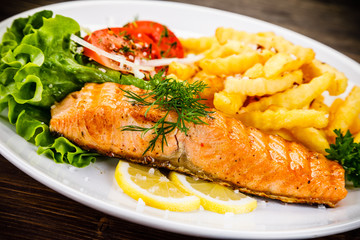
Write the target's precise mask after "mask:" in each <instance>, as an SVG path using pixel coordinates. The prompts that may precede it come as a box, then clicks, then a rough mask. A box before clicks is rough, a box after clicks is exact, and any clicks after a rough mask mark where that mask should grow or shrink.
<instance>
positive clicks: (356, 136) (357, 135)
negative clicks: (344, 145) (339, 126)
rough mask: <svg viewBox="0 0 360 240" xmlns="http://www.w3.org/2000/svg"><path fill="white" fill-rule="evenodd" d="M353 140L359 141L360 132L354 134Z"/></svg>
mask: <svg viewBox="0 0 360 240" xmlns="http://www.w3.org/2000/svg"><path fill="white" fill-rule="evenodd" d="M354 142H356V143H359V142H360V133H357V134H356V135H355V136H354Z"/></svg>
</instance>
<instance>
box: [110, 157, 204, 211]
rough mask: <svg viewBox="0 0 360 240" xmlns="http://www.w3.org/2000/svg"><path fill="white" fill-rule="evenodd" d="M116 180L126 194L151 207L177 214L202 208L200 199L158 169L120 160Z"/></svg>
mask: <svg viewBox="0 0 360 240" xmlns="http://www.w3.org/2000/svg"><path fill="white" fill-rule="evenodd" d="M115 179H116V181H117V183H118V185H119V186H120V187H121V189H122V190H123V191H124V193H126V194H127V195H129V196H130V197H132V198H134V199H135V200H139V199H140V198H141V199H142V200H143V201H144V202H145V204H146V205H148V206H151V207H155V208H159V209H164V210H169V211H177V212H183V211H193V210H196V209H198V208H199V207H200V199H199V198H198V197H196V196H194V195H190V194H189V193H187V192H184V191H183V190H182V189H181V188H179V187H178V186H177V185H176V184H174V183H173V182H171V181H170V180H169V179H168V178H167V177H166V176H165V175H164V174H162V173H161V172H160V171H159V170H158V169H154V168H151V167H146V166H142V165H138V164H133V163H128V162H124V161H121V160H120V161H119V163H118V165H117V167H116V170H115Z"/></svg>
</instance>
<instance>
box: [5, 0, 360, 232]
mask: <svg viewBox="0 0 360 240" xmlns="http://www.w3.org/2000/svg"><path fill="white" fill-rule="evenodd" d="M40 9H50V10H53V11H54V12H55V13H57V14H62V15H65V16H69V17H72V18H74V19H75V20H77V21H78V22H79V23H80V24H81V25H83V26H88V27H92V28H96V27H97V26H102V27H104V26H107V25H108V24H111V25H117V26H120V25H122V24H124V23H126V22H128V21H131V20H133V19H134V18H135V17H139V19H149V20H154V21H158V22H161V23H163V24H166V25H167V26H168V27H170V28H171V29H172V30H174V31H175V32H176V33H177V34H178V35H181V36H200V35H213V34H214V31H215V29H216V27H218V26H226V27H233V28H236V29H240V30H245V31H249V32H258V31H274V32H275V33H276V34H279V35H282V36H284V37H285V38H286V39H288V40H290V41H292V42H294V43H296V44H300V45H302V46H305V47H311V48H313V49H314V50H315V52H316V54H317V58H318V59H320V60H322V61H326V62H328V63H329V64H331V65H333V66H336V67H337V68H338V69H339V70H341V71H343V72H344V73H345V74H346V75H347V77H348V78H349V79H350V81H351V82H352V84H353V83H354V82H355V81H359V76H360V67H359V64H358V63H356V62H354V61H353V60H351V59H349V58H347V57H346V56H344V55H342V54H340V53H339V52H336V51H335V50H333V49H331V48H329V47H327V46H324V45H322V44H321V43H319V42H316V41H314V40H311V39H309V38H307V37H304V36H302V35H300V34H297V33H294V32H292V31H289V30H286V29H283V28H281V27H278V26H275V25H272V24H269V23H266V22H263V21H259V20H255V19H252V18H249V17H245V16H241V15H238V14H234V13H229V12H224V11H219V10H214V9H209V8H204V7H198V6H193V5H185V4H179V3H169V2H149V1H144V2H134V1H112V2H104V1H101V2H100V1H99V2H94V1H91V2H66V3H61V4H55V5H50V6H46V7H42V8H38V9H34V10H31V11H27V12H24V13H21V14H19V15H16V16H14V17H12V18H9V19H7V20H5V21H3V22H2V23H1V24H0V34H1V35H2V33H3V32H4V31H5V29H6V27H8V26H9V25H10V24H11V22H12V21H13V20H14V19H15V18H18V17H20V16H22V17H24V16H27V15H29V14H32V13H34V12H36V11H38V10H40ZM94 16H96V17H94ZM357 84H359V82H357ZM0 136H1V139H0V152H1V154H2V155H3V156H4V157H6V158H7V159H8V160H9V161H11V162H12V163H13V164H14V165H16V166H17V167H18V168H20V169H21V170H22V171H24V172H25V173H27V174H29V175H30V176H31V177H33V178H34V179H36V180H38V181H40V182H41V183H43V184H45V185H47V186H48V187H50V188H52V189H54V190H56V191H58V192H60V193H62V194H64V195H66V196H68V197H70V198H72V199H74V200H76V201H78V202H81V203H83V204H85V205H87V206H90V207H93V208H95V209H98V210H100V211H103V212H106V213H108V214H111V215H114V216H117V217H119V218H123V219H126V220H129V221H133V222H136V223H139V224H144V225H147V226H150V227H154V228H158V229H161V230H167V231H172V232H177V233H182V234H189V235H193V236H205V237H216V238H256V239H264V238H267V239H269V238H273V239H284V238H287V239H289V238H312V237H318V236H324V235H331V234H335V233H339V232H344V231H348V230H352V229H355V228H358V227H359V226H360V191H359V190H349V194H348V196H347V197H346V198H345V199H344V200H342V201H341V202H340V203H339V205H338V206H337V207H336V208H332V209H325V208H318V207H311V206H299V205H290V204H281V203H279V202H275V201H269V202H264V201H262V200H260V201H259V206H258V208H257V209H256V210H255V211H254V212H252V213H249V214H243V215H235V216H228V215H220V214H215V213H211V212H208V211H200V210H199V211H195V212H189V213H175V212H168V211H163V210H158V209H154V208H151V207H145V208H144V209H142V208H141V207H139V206H137V202H136V201H134V200H133V199H131V198H129V197H128V196H126V195H125V194H123V193H122V192H121V191H119V188H118V187H117V185H116V184H114V178H113V173H114V169H115V166H116V163H117V161H116V159H113V160H109V161H103V160H101V159H99V160H98V161H97V162H96V163H95V164H92V165H90V166H89V167H86V168H83V169H77V168H74V167H71V166H67V165H62V164H55V163H54V162H52V161H51V160H49V159H48V158H45V157H43V156H39V155H37V154H36V148H35V147H34V146H33V145H31V144H29V143H28V142H26V141H25V140H24V139H22V138H21V137H19V136H18V135H17V134H16V133H15V130H14V127H13V126H11V125H10V124H9V123H7V122H6V120H4V118H0Z"/></svg>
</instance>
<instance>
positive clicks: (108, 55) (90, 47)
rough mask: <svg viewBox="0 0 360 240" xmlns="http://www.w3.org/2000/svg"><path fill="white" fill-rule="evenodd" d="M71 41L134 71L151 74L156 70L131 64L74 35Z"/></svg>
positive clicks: (122, 57) (119, 56)
mask: <svg viewBox="0 0 360 240" xmlns="http://www.w3.org/2000/svg"><path fill="white" fill-rule="evenodd" d="M70 39H71V40H73V41H74V42H76V43H78V44H80V45H81V46H83V47H86V48H88V49H90V50H92V51H94V52H96V53H97V54H100V55H102V56H104V57H107V58H110V59H112V60H114V61H116V62H119V63H120V64H125V65H127V66H129V67H130V68H132V69H138V70H144V71H149V72H150V71H153V70H154V68H153V67H149V66H141V65H139V64H135V63H133V62H130V61H128V60H126V59H125V57H124V56H121V55H115V54H111V53H108V52H106V51H104V50H102V49H101V48H98V47H96V46H94V45H92V44H91V43H88V42H87V41H85V40H84V39H82V38H80V37H78V36H76V35H74V34H71V36H70ZM124 70H128V69H124Z"/></svg>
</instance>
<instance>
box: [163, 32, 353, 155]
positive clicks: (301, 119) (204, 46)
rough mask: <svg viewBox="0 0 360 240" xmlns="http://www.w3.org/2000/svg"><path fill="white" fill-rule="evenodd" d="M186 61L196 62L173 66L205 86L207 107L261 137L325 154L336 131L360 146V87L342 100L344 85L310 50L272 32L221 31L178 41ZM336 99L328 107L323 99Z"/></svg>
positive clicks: (339, 74) (175, 71) (341, 76)
mask: <svg viewBox="0 0 360 240" xmlns="http://www.w3.org/2000/svg"><path fill="white" fill-rule="evenodd" d="M181 43H182V45H183V47H184V49H185V52H186V54H202V55H203V56H204V58H203V59H201V60H200V61H198V62H196V63H194V64H191V65H185V64H181V63H175V62H173V63H171V64H170V65H169V70H168V74H170V75H172V76H174V77H176V78H177V79H179V80H188V81H190V82H192V81H199V80H200V81H204V82H205V83H207V84H208V86H209V88H207V89H206V90H205V91H204V92H203V95H202V97H203V98H206V99H207V101H206V104H208V105H209V106H211V107H215V108H216V109H217V110H219V111H222V112H224V113H225V114H227V115H230V116H233V117H235V118H237V119H239V120H241V121H242V122H243V123H244V124H245V125H248V126H253V127H256V128H258V129H261V130H263V131H265V132H268V133H271V134H276V135H279V136H281V137H283V138H285V139H287V140H289V141H297V142H300V143H302V144H303V145H305V146H307V147H308V148H309V149H311V150H314V151H317V152H320V153H323V154H326V152H325V149H326V148H329V144H331V143H333V142H334V141H335V137H336V135H335V134H334V132H333V130H334V129H341V131H342V132H343V133H345V132H346V131H347V130H350V132H351V133H352V134H353V135H355V141H360V119H359V113H360V87H358V86H355V87H354V88H353V89H352V90H351V92H350V94H349V95H348V96H347V97H346V98H345V99H343V97H342V96H339V95H341V94H343V93H344V92H345V90H346V88H347V85H348V79H347V78H346V76H345V75H344V74H343V73H342V72H340V71H338V70H337V69H335V68H334V67H332V66H330V65H328V64H326V63H322V62H320V61H319V60H317V59H316V58H315V53H314V51H313V50H312V49H310V48H305V47H301V46H298V45H294V44H293V43H291V42H290V41H288V40H286V39H284V38H283V37H281V36H277V35H275V34H274V33H272V32H259V33H248V32H244V31H237V30H235V29H232V28H223V27H220V28H218V29H217V30H216V32H215V36H210V37H199V38H187V39H181ZM325 91H327V92H328V94H329V95H330V96H338V97H337V98H336V99H335V101H333V103H332V104H329V105H330V106H328V105H327V104H326V103H325V100H324V96H323V95H324V92H325Z"/></svg>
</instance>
